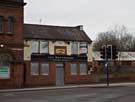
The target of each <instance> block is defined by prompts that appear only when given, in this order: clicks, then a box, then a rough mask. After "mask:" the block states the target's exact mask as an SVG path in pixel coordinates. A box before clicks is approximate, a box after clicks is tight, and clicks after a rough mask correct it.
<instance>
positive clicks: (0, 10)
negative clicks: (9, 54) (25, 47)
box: [0, 7, 23, 43]
mask: <svg viewBox="0 0 135 102" xmlns="http://www.w3.org/2000/svg"><path fill="white" fill-rule="evenodd" d="M0 16H3V17H4V29H3V30H4V31H3V32H4V33H3V34H1V35H0V41H1V40H6V41H8V42H19V43H22V42H23V8H8V7H0ZM9 16H13V17H15V21H14V34H13V35H8V34H7V17H9Z"/></svg>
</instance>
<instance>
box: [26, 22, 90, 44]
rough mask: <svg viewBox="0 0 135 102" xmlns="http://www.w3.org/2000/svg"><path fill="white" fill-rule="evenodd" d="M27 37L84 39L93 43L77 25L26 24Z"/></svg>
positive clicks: (68, 39) (66, 39) (67, 39)
mask: <svg viewBox="0 0 135 102" xmlns="http://www.w3.org/2000/svg"><path fill="white" fill-rule="evenodd" d="M24 37H25V39H46V40H65V41H82V42H83V41H84V42H88V43H91V42H92V41H91V39H90V38H89V37H88V36H87V34H86V33H85V32H84V31H83V30H80V28H79V26H77V27H66V26H50V25H37V24H24Z"/></svg>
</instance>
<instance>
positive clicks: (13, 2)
mask: <svg viewBox="0 0 135 102" xmlns="http://www.w3.org/2000/svg"><path fill="white" fill-rule="evenodd" d="M3 5H6V6H24V5H26V3H24V0H0V6H3Z"/></svg>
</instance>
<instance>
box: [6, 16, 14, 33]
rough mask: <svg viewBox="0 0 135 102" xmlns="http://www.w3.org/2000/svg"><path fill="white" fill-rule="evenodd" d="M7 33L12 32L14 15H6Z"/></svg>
mask: <svg viewBox="0 0 135 102" xmlns="http://www.w3.org/2000/svg"><path fill="white" fill-rule="evenodd" d="M7 27H8V29H7V33H8V34H13V33H14V17H12V16H10V17H8V25H7Z"/></svg>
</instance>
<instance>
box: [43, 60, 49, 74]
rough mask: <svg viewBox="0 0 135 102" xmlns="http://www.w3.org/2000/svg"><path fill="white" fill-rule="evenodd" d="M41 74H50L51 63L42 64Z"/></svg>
mask: <svg viewBox="0 0 135 102" xmlns="http://www.w3.org/2000/svg"><path fill="white" fill-rule="evenodd" d="M41 75H49V63H42V64H41Z"/></svg>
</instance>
